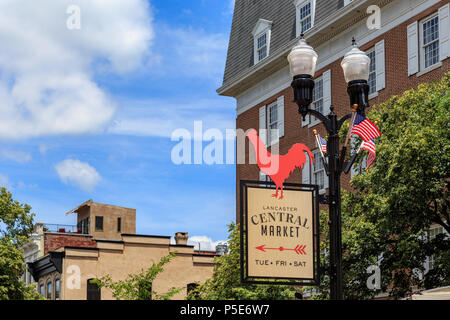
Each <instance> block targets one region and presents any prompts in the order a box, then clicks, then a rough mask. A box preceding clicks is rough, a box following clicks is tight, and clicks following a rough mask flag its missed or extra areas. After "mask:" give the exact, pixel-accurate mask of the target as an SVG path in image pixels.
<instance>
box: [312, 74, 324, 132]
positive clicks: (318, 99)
mask: <svg viewBox="0 0 450 320" xmlns="http://www.w3.org/2000/svg"><path fill="white" fill-rule="evenodd" d="M312 109H314V110H316V111H318V112H320V113H323V79H322V78H320V79H317V80H316V81H315V86H314V91H313V102H312ZM318 122H319V120H318V119H316V117H314V116H311V124H316V123H318Z"/></svg>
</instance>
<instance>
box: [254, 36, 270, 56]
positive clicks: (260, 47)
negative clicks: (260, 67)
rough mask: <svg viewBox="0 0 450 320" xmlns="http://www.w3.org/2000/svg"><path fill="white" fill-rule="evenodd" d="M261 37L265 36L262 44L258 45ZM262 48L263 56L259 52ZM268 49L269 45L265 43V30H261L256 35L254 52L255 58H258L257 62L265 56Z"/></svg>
mask: <svg viewBox="0 0 450 320" xmlns="http://www.w3.org/2000/svg"><path fill="white" fill-rule="evenodd" d="M262 37H265V41H264V44H263V45H262V46H259V39H261V38H262ZM264 49H265V55H264V57H261V53H262V51H263V50H264ZM268 49H269V46H268V45H267V32H263V33H261V34H260V35H258V36H256V54H257V58H256V59H257V60H258V62H259V61H262V60H264V59H265V58H267V51H268Z"/></svg>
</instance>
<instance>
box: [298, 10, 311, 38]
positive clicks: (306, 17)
mask: <svg viewBox="0 0 450 320" xmlns="http://www.w3.org/2000/svg"><path fill="white" fill-rule="evenodd" d="M298 10H299V15H300V21H299V23H300V33H305V32H306V31H308V30H309V29H311V27H312V7H311V2H308V3H306V4H304V5H303V6H301V7H299V9H298Z"/></svg>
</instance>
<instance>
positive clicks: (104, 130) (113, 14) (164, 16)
mask: <svg viewBox="0 0 450 320" xmlns="http://www.w3.org/2000/svg"><path fill="white" fill-rule="evenodd" d="M21 2H23V3H21ZM25 3H26V4H25ZM73 4H76V5H77V7H78V8H79V10H80V12H79V13H80V14H79V17H80V29H76V28H75V29H70V28H68V27H67V26H66V22H67V19H68V18H73V17H75V16H73V15H72V11H70V12H67V11H66V10H67V8H68V7H69V6H71V5H73ZM33 6H34V7H35V8H32V7H33ZM232 6H233V2H232V1H228V0H191V1H178V0H169V1H168V0H165V1H162V0H158V1H157V0H151V1H149V2H147V1H145V0H127V1H125V2H124V1H120V0H111V1H107V2H105V1H100V0H89V1H88V0H76V1H75V0H73V1H69V0H64V1H62V0H42V1H40V2H39V3H36V4H30V3H29V2H28V1H26V0H17V1H6V2H5V3H3V4H0V42H1V43H3V44H5V45H2V48H1V49H0V104H1V105H0V118H1V119H0V142H1V145H0V184H2V185H4V186H6V187H7V188H8V189H9V190H11V191H12V193H13V196H14V198H15V199H17V200H19V201H20V202H24V203H28V204H30V205H31V206H32V207H33V212H34V213H36V221H43V222H46V223H65V224H74V223H75V219H76V218H75V216H65V214H64V213H65V212H67V211H69V210H71V209H72V208H74V207H76V206H77V205H79V204H81V203H82V202H84V201H86V200H88V199H93V200H94V201H96V202H101V203H109V204H115V205H120V206H126V207H132V208H136V209H137V232H138V233H143V234H156V235H173V234H174V233H175V232H177V231H187V232H189V234H190V236H195V238H194V240H199V241H209V239H211V240H212V241H218V240H224V239H226V238H227V227H226V225H227V224H228V223H230V222H231V221H234V220H235V167H234V165H179V166H177V165H175V164H173V163H172V161H171V150H172V148H173V147H174V146H175V145H176V142H174V141H171V139H170V135H171V133H172V132H173V130H175V129H177V128H186V129H188V130H190V131H192V128H193V122H194V121H196V120H201V121H203V129H204V130H206V129H208V128H217V129H220V130H221V131H223V132H224V131H225V129H226V128H234V125H235V122H234V119H235V102H234V99H231V98H227V97H220V96H218V95H217V93H216V91H215V90H216V89H217V88H218V87H219V86H220V85H221V81H222V75H223V69H224V65H225V59H226V50H227V45H228V36H229V32H230V27H231V20H232ZM1 30H3V31H1ZM2 127H3V128H2ZM204 144H205V145H206V143H205V142H204ZM208 238H209V239H208Z"/></svg>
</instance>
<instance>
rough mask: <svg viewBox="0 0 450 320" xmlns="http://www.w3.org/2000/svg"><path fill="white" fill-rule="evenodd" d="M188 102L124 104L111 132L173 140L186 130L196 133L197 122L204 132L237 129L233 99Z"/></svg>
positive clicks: (131, 102)
mask: <svg viewBox="0 0 450 320" xmlns="http://www.w3.org/2000/svg"><path fill="white" fill-rule="evenodd" d="M222 100H223V99H221V98H219V99H202V100H195V99H186V100H185V101H184V102H180V101H175V100H169V99H165V100H162V99H149V100H142V101H123V102H122V103H121V107H120V108H119V109H118V111H117V114H116V117H115V118H116V120H115V121H114V123H113V124H112V125H111V126H110V127H109V128H108V132H109V133H113V134H124V135H136V136H156V137H165V138H170V137H171V135H172V132H173V131H174V130H176V129H179V128H185V129H188V130H190V131H191V132H192V134H193V124H194V121H202V123H203V131H205V130H207V129H209V128H215V129H219V130H221V132H222V133H223V135H225V130H226V129H233V128H235V126H236V125H235V118H234V116H233V115H234V112H233V110H234V103H233V101H232V100H231V99H230V100H228V101H222Z"/></svg>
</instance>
